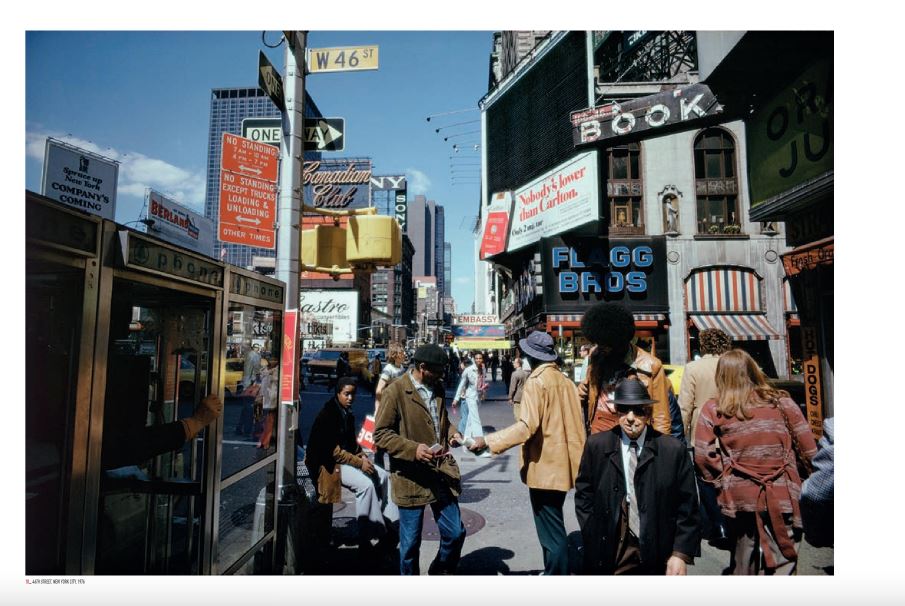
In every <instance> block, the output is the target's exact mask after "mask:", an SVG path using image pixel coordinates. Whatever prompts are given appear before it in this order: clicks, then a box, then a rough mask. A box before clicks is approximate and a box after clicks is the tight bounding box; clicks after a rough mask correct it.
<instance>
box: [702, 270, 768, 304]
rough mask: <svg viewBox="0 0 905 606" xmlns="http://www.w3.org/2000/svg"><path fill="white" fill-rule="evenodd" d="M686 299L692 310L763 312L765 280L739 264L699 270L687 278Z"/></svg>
mask: <svg viewBox="0 0 905 606" xmlns="http://www.w3.org/2000/svg"><path fill="white" fill-rule="evenodd" d="M685 300H686V303H687V305H688V311H689V312H690V313H694V312H710V313H721V312H730V313H731V312H749V313H755V312H762V311H763V306H762V303H761V301H762V300H763V297H762V295H761V279H760V278H758V277H757V275H756V274H755V273H754V272H753V271H750V270H745V269H742V268H736V267H717V268H713V269H706V270H703V271H698V272H695V273H693V274H692V275H691V276H689V277H688V280H686V281H685Z"/></svg>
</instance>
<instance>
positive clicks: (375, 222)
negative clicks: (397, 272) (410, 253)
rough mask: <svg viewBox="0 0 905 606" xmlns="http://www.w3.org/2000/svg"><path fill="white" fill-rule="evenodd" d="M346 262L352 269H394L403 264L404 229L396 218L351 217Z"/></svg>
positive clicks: (376, 216)
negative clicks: (358, 267)
mask: <svg viewBox="0 0 905 606" xmlns="http://www.w3.org/2000/svg"><path fill="white" fill-rule="evenodd" d="M346 260H347V261H348V262H349V264H350V265H382V266H393V265H396V264H397V263H399V262H400V261H402V228H401V227H399V222H398V221H397V220H396V219H395V218H394V217H387V216H381V215H362V216H353V217H349V226H348V228H347V229H346Z"/></svg>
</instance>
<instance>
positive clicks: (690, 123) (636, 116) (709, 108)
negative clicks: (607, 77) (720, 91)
mask: <svg viewBox="0 0 905 606" xmlns="http://www.w3.org/2000/svg"><path fill="white" fill-rule="evenodd" d="M722 111H723V107H722V106H721V105H720V104H719V103H717V100H716V97H714V96H713V92H711V90H710V88H709V87H708V86H707V85H706V84H692V85H691V86H684V87H682V88H676V89H673V90H670V91H666V92H662V93H658V94H656V95H649V96H646V97H639V98H637V99H633V100H631V101H626V102H625V103H608V104H606V105H600V106H598V107H591V108H588V109H583V110H581V111H577V112H572V114H571V115H570V116H569V119H570V120H571V122H572V142H573V143H574V144H575V145H583V144H586V143H593V142H594V141H605V140H607V139H614V138H616V137H621V136H624V135H629V134H634V133H641V132H644V131H647V130H651V129H658V128H663V127H666V126H675V125H680V124H681V125H682V126H684V127H687V128H693V127H695V126H696V123H697V122H699V121H700V120H701V119H703V118H708V117H710V116H714V115H716V114H719V113H721V112H722Z"/></svg>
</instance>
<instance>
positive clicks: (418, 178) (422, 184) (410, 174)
mask: <svg viewBox="0 0 905 606" xmlns="http://www.w3.org/2000/svg"><path fill="white" fill-rule="evenodd" d="M405 177H406V180H407V189H408V193H409V194H411V195H418V194H421V195H424V194H427V191H428V190H429V189H430V187H431V180H430V178H428V176H427V175H426V174H424V173H423V172H421V171H420V170H418V169H417V168H407V169H405Z"/></svg>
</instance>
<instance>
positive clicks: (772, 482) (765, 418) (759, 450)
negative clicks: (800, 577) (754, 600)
mask: <svg viewBox="0 0 905 606" xmlns="http://www.w3.org/2000/svg"><path fill="white" fill-rule="evenodd" d="M716 386H717V390H718V392H719V395H718V396H717V399H714V400H710V401H708V402H707V403H706V404H705V405H704V408H703V409H702V410H701V414H700V417H699V418H698V424H697V426H696V428H695V443H694V458H695V465H697V467H698V469H699V470H700V471H701V474H702V476H703V478H704V479H705V480H706V481H709V482H712V483H713V484H714V485H715V486H716V488H717V490H718V496H717V502H718V503H719V504H720V509H721V510H722V512H723V515H724V516H726V518H727V520H728V522H729V525H730V533H731V538H732V539H734V541H735V548H734V551H733V553H732V562H731V564H730V565H731V566H732V567H733V570H732V573H733V574H740V575H744V574H768V575H769V574H776V575H783V574H786V575H788V574H795V571H796V566H797V562H798V547H799V544H800V541H801V527H802V526H801V513H800V510H799V506H798V501H799V497H800V494H801V477H800V476H799V473H798V464H797V463H798V461H797V457H802V458H804V459H806V460H807V461H810V459H811V457H813V456H814V455H815V454H816V453H817V444H816V442H815V441H814V436H813V435H812V434H811V430H810V428H809V427H808V423H807V421H805V418H804V416H803V415H802V414H801V410H800V409H799V408H798V405H797V404H795V402H794V401H792V399H791V398H789V394H788V393H787V392H785V391H782V390H777V389H774V388H773V387H771V386H770V385H769V384H768V383H767V380H766V377H765V376H764V374H763V372H761V370H760V368H758V366H757V364H756V363H755V362H754V360H753V359H752V358H751V356H749V355H748V354H747V353H745V352H744V351H742V350H740V349H733V350H731V351H728V352H726V353H725V354H723V355H722V356H721V357H720V361H719V364H718V365H717V370H716Z"/></svg>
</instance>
